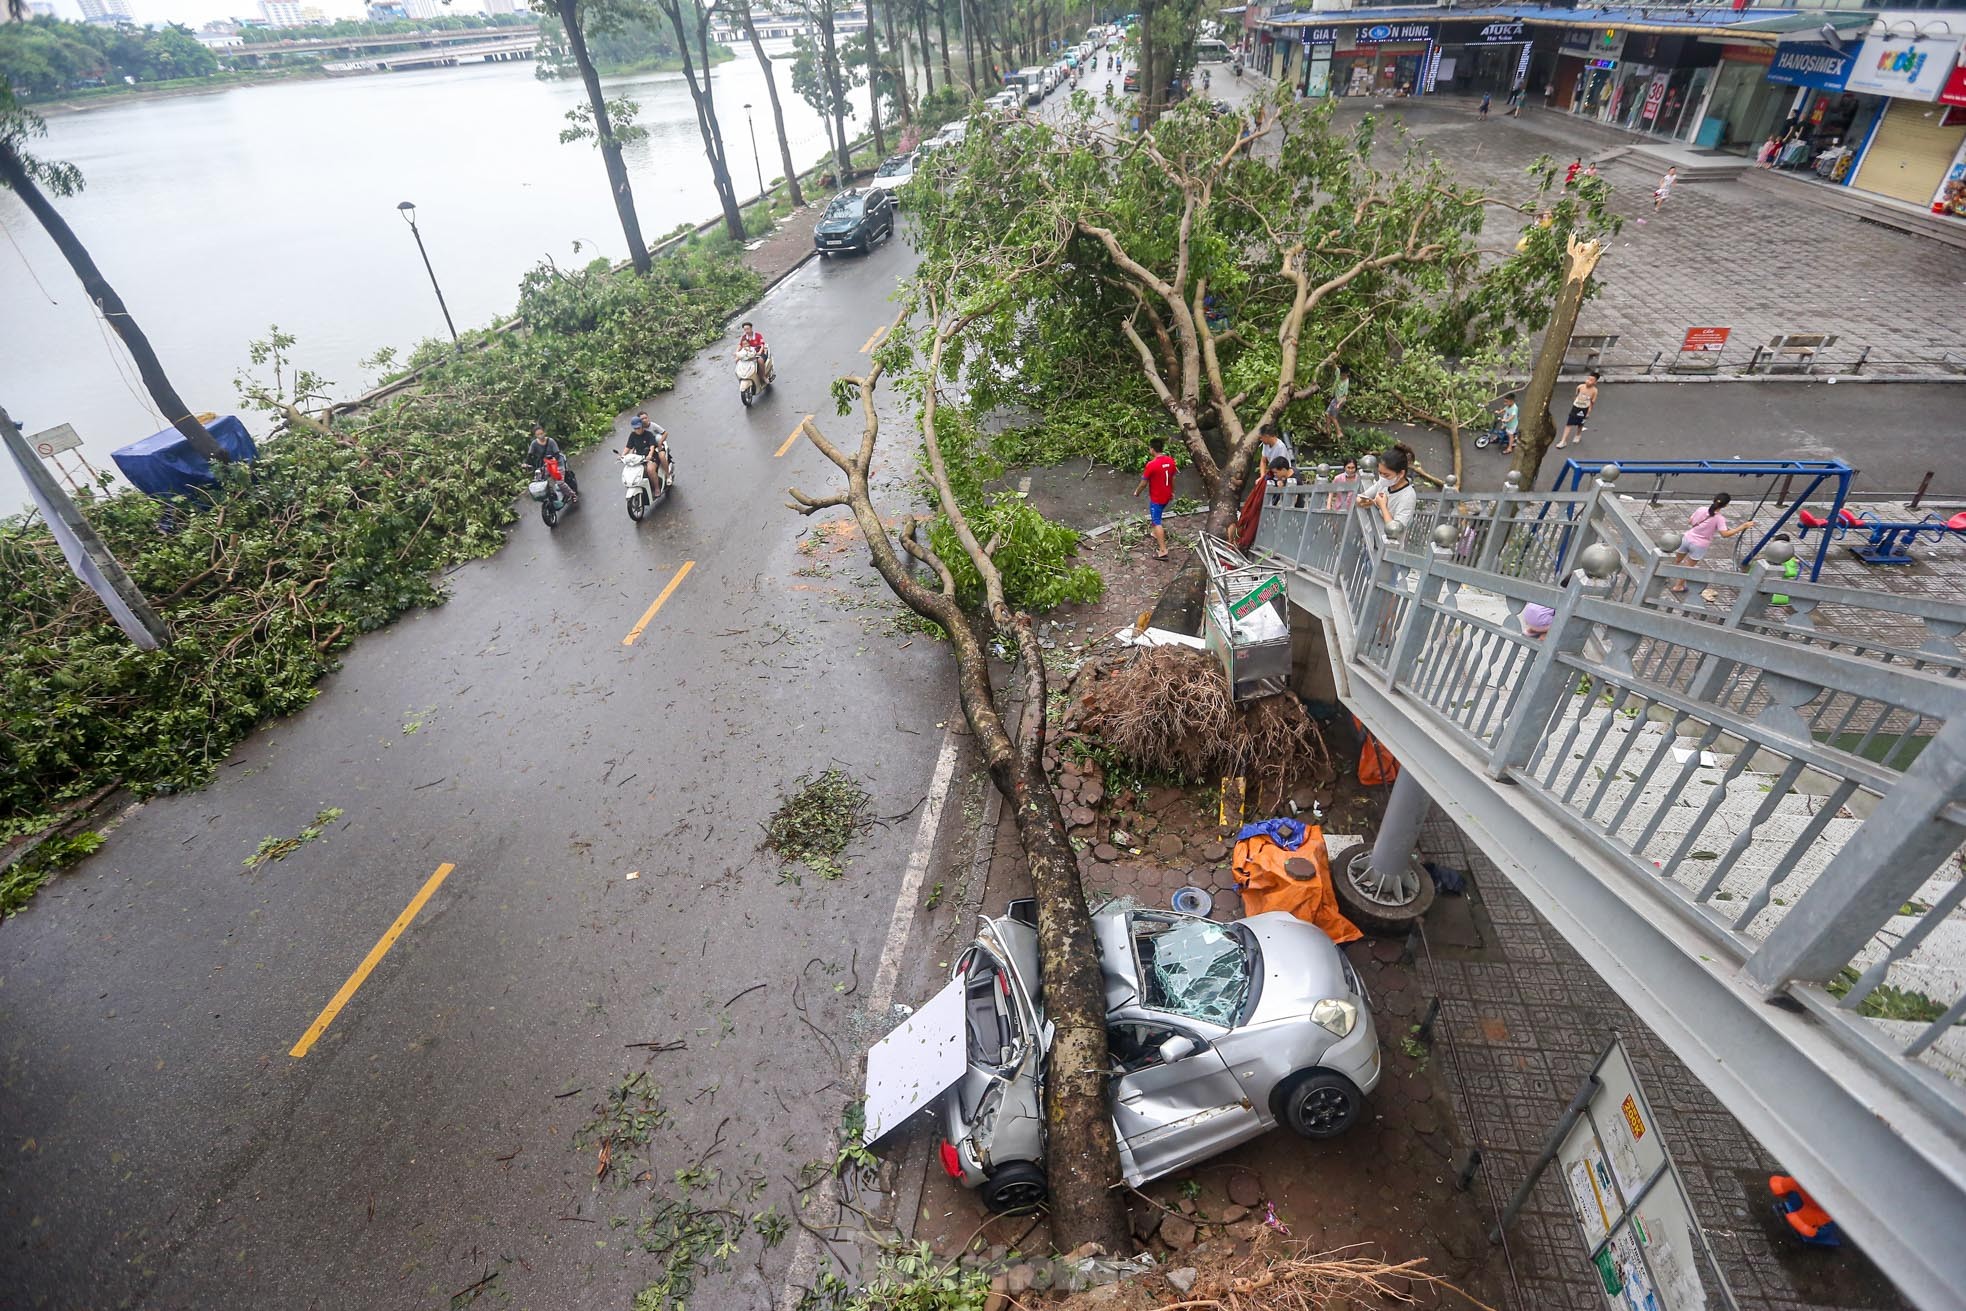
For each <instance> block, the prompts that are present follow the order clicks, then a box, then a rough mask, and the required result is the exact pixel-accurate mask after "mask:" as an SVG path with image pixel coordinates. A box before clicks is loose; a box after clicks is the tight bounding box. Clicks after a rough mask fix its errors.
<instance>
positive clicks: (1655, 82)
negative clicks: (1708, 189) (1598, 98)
mask: <svg viewBox="0 0 1966 1311" xmlns="http://www.w3.org/2000/svg"><path fill="white" fill-rule="evenodd" d="M1718 57H1719V54H1718V51H1717V49H1716V48H1715V47H1714V46H1711V45H1705V44H1702V43H1701V42H1699V41H1696V40H1693V39H1692V38H1690V37H1683V36H1677V35H1662V34H1659V33H1640V32H1634V33H1632V34H1631V35H1630V36H1629V37H1627V38H1626V40H1625V48H1624V52H1623V57H1622V59H1621V60H1620V61H1619V66H1618V69H1617V80H1616V81H1615V82H1614V84H1613V88H1612V95H1611V107H1610V113H1609V121H1610V122H1613V123H1616V124H1617V125H1618V126H1619V127H1622V128H1624V129H1625V130H1626V131H1628V132H1643V133H1646V134H1647V135H1650V136H1659V137H1675V138H1677V137H1684V136H1690V135H1691V134H1692V130H1693V122H1694V114H1693V113H1692V112H1691V111H1692V110H1693V109H1694V107H1696V106H1697V105H1699V103H1700V101H1701V100H1702V99H1703V98H1704V97H1705V95H1706V89H1707V84H1708V82H1709V81H1710V80H1711V79H1712V77H1713V69H1714V63H1715V60H1716V59H1717V58H1718Z"/></svg>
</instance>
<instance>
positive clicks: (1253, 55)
mask: <svg viewBox="0 0 1966 1311" xmlns="http://www.w3.org/2000/svg"><path fill="white" fill-rule="evenodd" d="M1300 2H1301V0H1300ZM1313 3H1316V4H1318V5H1319V6H1320V7H1318V8H1316V9H1311V10H1296V9H1293V8H1291V7H1290V6H1289V5H1287V4H1278V5H1274V6H1272V7H1271V9H1270V10H1269V11H1268V12H1263V11H1260V10H1247V11H1245V19H1244V21H1245V25H1246V31H1245V40H1244V48H1245V52H1246V53H1247V55H1248V57H1249V58H1250V59H1251V61H1252V62H1253V64H1254V66H1255V67H1256V68H1257V69H1259V70H1260V71H1262V72H1264V73H1266V74H1268V75H1269V76H1270V77H1272V78H1275V79H1277V80H1278V81H1280V82H1283V83H1284V84H1286V85H1288V86H1290V87H1292V88H1293V89H1294V90H1295V91H1296V92H1297V94H1298V95H1300V96H1304V97H1308V98H1313V99H1322V98H1325V97H1337V98H1345V97H1353V96H1364V97H1371V98H1373V99H1378V100H1384V99H1401V98H1405V97H1416V96H1417V97H1424V96H1434V95H1442V94H1454V95H1482V94H1487V95H1490V96H1492V97H1494V99H1495V101H1496V102H1497V103H1501V102H1505V101H1506V100H1507V99H1508V97H1509V96H1511V95H1514V94H1517V93H1519V94H1521V95H1522V97H1523V99H1524V100H1525V102H1526V103H1528V104H1531V105H1540V106H1542V107H1543V108H1545V109H1547V110H1550V111H1553V112H1557V113H1563V114H1570V115H1574V116H1576V117H1580V118H1587V119H1590V120H1592V121H1595V122H1598V123H1603V124H1605V125H1607V126H1612V127H1617V128H1622V129H1624V130H1625V131H1628V132H1632V133H1635V134H1638V135H1640V136H1644V137H1653V138H1657V139H1662V140H1669V141H1675V142H1678V143H1681V144H1683V145H1685V146H1688V147H1691V148H1693V149H1697V150H1704V151H1714V152H1719V153H1723V154H1734V155H1751V156H1756V157H1757V158H1760V157H1762V156H1767V157H1768V158H1767V159H1766V161H1765V162H1768V163H1770V164H1771V165H1773V166H1776V167H1782V168H1789V169H1795V170H1802V169H1809V170H1813V171H1814V172H1815V173H1816V174H1817V175H1819V176H1820V177H1821V178H1822V179H1823V180H1824V181H1827V182H1830V183H1833V184H1836V185H1840V186H1848V187H1852V188H1854V189H1856V190H1859V191H1864V192H1867V193H1870V194H1871V195H1874V196H1878V197H1882V198H1885V199H1888V200H1893V201H1898V202H1902V203H1907V204H1914V205H1917V206H1919V207H1921V208H1928V209H1930V210H1931V211H1932V212H1933V213H1940V214H1946V215H1949V216H1953V217H1966V68H1962V67H1961V65H1960V57H1961V47H1962V43H1963V42H1966V14H1962V13H1961V12H1960V11H1961V9H1962V8H1966V2H1962V3H1959V4H1946V5H1943V6H1935V7H1931V8H1924V9H1896V10H1866V9H1858V8H1854V7H1853V8H1837V7H1828V8H1814V9H1808V10H1797V9H1781V10H1771V9H1754V8H1748V7H1745V6H1744V7H1742V8H1738V9H1736V8H1733V7H1731V6H1718V5H1699V4H1696V5H1693V6H1690V7H1687V8H1683V9H1664V8H1652V7H1637V8H1592V9H1577V8H1551V7H1545V6H1542V5H1517V4H1496V5H1476V6H1473V7H1471V8H1447V7H1440V6H1426V7H1418V6H1415V7H1403V8H1398V9H1343V8H1331V7H1325V5H1326V4H1327V0H1313Z"/></svg>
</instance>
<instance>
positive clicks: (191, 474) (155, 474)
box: [109, 414, 259, 499]
mask: <svg viewBox="0 0 1966 1311" xmlns="http://www.w3.org/2000/svg"><path fill="white" fill-rule="evenodd" d="M205 431H206V432H208V433H210V434H211V435H212V438H213V440H215V441H216V442H218V444H219V448H220V449H221V450H223V451H224V452H225V453H226V454H227V455H230V456H231V457H232V458H233V459H235V460H251V459H253V458H254V457H255V456H257V455H258V454H259V448H258V447H256V446H254V445H253V437H252V434H251V433H249V432H247V431H246V425H245V424H243V423H241V422H239V417H238V416H237V415H234V414H227V415H222V416H220V417H219V418H216V419H213V420H212V421H211V422H210V423H207V424H206V425H205ZM109 458H110V459H112V460H114V461H116V467H117V468H118V469H120V470H122V471H123V477H124V478H125V479H127V480H128V481H129V484H130V486H132V487H134V488H136V489H137V490H138V491H140V492H142V493H143V494H144V495H146V496H155V497H158V498H159V499H165V498H169V497H173V496H184V495H187V494H189V493H191V492H196V491H202V490H203V489H205V488H207V487H216V486H218V476H217V475H216V474H214V473H213V472H212V466H211V462H210V461H209V460H207V459H206V458H205V457H204V456H202V455H200V454H198V452H196V451H194V450H192V449H191V443H190V442H188V441H186V440H185V438H184V434H183V433H181V432H179V431H178V430H177V429H176V428H166V429H164V431H162V432H160V433H153V434H151V435H150V436H148V437H145V438H144V439H143V440H142V441H135V442H131V443H130V444H129V445H128V446H124V447H120V448H118V449H117V450H114V451H111V452H110V455H109Z"/></svg>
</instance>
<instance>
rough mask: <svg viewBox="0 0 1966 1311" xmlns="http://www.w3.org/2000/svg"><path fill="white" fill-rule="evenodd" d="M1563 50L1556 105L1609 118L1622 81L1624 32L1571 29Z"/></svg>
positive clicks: (1554, 100) (1561, 51)
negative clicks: (1620, 78)
mask: <svg viewBox="0 0 1966 1311" xmlns="http://www.w3.org/2000/svg"><path fill="white" fill-rule="evenodd" d="M1560 53H1561V56H1562V57H1561V58H1559V59H1558V60H1557V67H1556V82H1555V85H1554V95H1553V96H1552V101H1553V104H1554V107H1555V108H1557V109H1567V110H1569V111H1570V112H1571V113H1573V114H1577V115H1579V116H1581V117H1584V118H1594V119H1597V120H1599V121H1600V122H1602V121H1604V120H1606V119H1607V118H1608V117H1609V114H1610V109H1611V103H1612V95H1613V93H1614V92H1615V91H1616V90H1617V86H1618V82H1619V65H1620V63H1621V62H1622V59H1623V56H1624V53H1625V34H1624V33H1623V32H1620V31H1617V30H1615V29H1613V28H1608V27H1591V28H1571V29H1569V30H1567V31H1565V32H1564V34H1563V42H1562V45H1561V47H1560Z"/></svg>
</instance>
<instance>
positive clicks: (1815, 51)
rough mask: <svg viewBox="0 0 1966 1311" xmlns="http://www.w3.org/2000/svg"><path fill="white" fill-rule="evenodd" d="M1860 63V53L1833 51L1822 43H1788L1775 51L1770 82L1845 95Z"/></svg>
mask: <svg viewBox="0 0 1966 1311" xmlns="http://www.w3.org/2000/svg"><path fill="white" fill-rule="evenodd" d="M1856 59H1857V52H1856V51H1854V50H1832V49H1831V48H1830V47H1828V46H1826V45H1824V44H1823V43H1822V42H1820V41H1784V42H1783V43H1782V44H1781V45H1779V46H1777V47H1776V48H1775V59H1774V62H1773V63H1771V64H1769V65H1768V80H1769V81H1770V82H1779V83H1780V84H1781V85H1783V86H1806V87H1814V88H1816V90H1818V91H1841V90H1842V89H1843V84H1844V83H1845V82H1847V81H1849V80H1850V66H1851V65H1852V64H1853V63H1855V62H1856Z"/></svg>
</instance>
